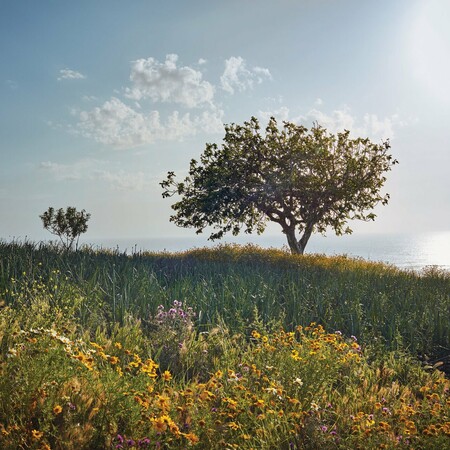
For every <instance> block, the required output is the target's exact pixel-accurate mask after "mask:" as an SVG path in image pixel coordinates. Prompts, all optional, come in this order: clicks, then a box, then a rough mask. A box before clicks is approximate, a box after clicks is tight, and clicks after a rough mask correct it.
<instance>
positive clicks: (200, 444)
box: [0, 242, 450, 450]
mask: <svg viewBox="0 0 450 450" xmlns="http://www.w3.org/2000/svg"><path fill="white" fill-rule="evenodd" d="M449 288H450V277H449V274H448V273H446V272H442V271H439V270H437V269H433V268H429V269H428V270H426V271H423V272H422V273H416V272H412V271H402V270H399V269H397V268H395V267H393V266H388V265H385V264H377V263H369V262H366V261H363V260H355V259H351V258H348V257H345V256H340V257H325V256H320V255H304V256H292V255H290V254H288V253H287V252H284V251H281V250H275V249H272V250H263V249H260V248H258V247H253V246H246V247H239V246H232V245H227V246H218V247H216V248H213V249H192V250H189V251H186V252H180V253H161V252H159V253H141V252H139V253H135V254H132V255H126V254H124V253H120V252H118V251H110V250H95V249H91V248H83V249H82V250H80V251H77V252H67V251H62V250H61V249H60V248H58V247H57V246H55V245H51V244H43V243H39V244H35V243H31V242H24V243H17V242H0V304H1V306H0V340H1V344H0V345H1V359H0V372H1V378H0V447H1V448H4V449H16V448H21V449H22V448H23V449H71V448H77V449H97V448H98V449H104V448H151V449H157V448H161V449H165V448H167V449H184V448H191V447H195V448H198V449H216V448H217V449H238V448H239V449H241V448H242V449H255V450H256V449H274V450H276V449H317V448H323V449H348V448H355V449H357V448H366V449H367V448H414V449H433V448H436V449H445V448H450V417H449V410H450V408H449V406H450V396H449V388H450V382H449V380H448V377H446V375H445V373H446V372H447V374H448V373H449V353H450V352H449V349H450V326H449V317H450V295H449V294H450V289H449Z"/></svg>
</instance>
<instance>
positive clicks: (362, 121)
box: [258, 101, 407, 140]
mask: <svg viewBox="0 0 450 450" xmlns="http://www.w3.org/2000/svg"><path fill="white" fill-rule="evenodd" d="M315 103H316V104H317V101H316V102H315ZM258 116H259V117H261V118H262V119H263V120H268V119H269V118H270V117H271V116H273V117H275V118H276V119H277V121H278V122H282V121H290V122H294V123H298V124H302V125H305V126H307V127H310V126H312V124H313V123H318V124H319V125H321V126H323V127H325V128H326V129H327V130H328V131H330V132H332V133H337V132H341V131H343V130H349V131H350V132H351V135H352V136H354V137H356V136H361V137H369V138H370V139H372V140H378V139H392V138H394V135H395V129H396V128H398V127H401V126H405V125H406V124H407V122H405V121H402V120H400V117H399V116H398V114H393V115H391V116H388V117H384V118H379V117H378V116H377V115H376V114H369V113H366V114H364V116H363V117H362V118H358V117H356V116H354V115H352V114H351V112H350V108H349V107H347V106H345V107H344V108H342V109H336V110H334V111H332V112H331V113H326V112H324V111H321V110H319V109H316V108H313V109H310V110H309V111H308V112H307V113H306V114H303V115H298V116H293V115H292V114H291V112H290V110H289V108H287V107H285V106H282V107H281V108H278V109H276V110H274V111H259V113H258Z"/></svg>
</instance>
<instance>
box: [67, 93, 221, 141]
mask: <svg viewBox="0 0 450 450" xmlns="http://www.w3.org/2000/svg"><path fill="white" fill-rule="evenodd" d="M78 116H79V122H78V124H77V128H76V129H75V130H74V131H75V132H77V133H79V134H81V135H82V136H84V137H87V138H91V139H94V140H95V141H97V142H100V143H103V144H108V145H113V146H115V147H118V148H132V147H137V146H139V145H142V144H149V143H152V142H155V141H157V140H182V139H183V138H185V137H188V136H192V135H195V134H197V133H198V132H199V131H204V132H207V133H216V132H220V131H222V130H223V125H222V117H223V111H221V110H216V109H213V110H211V111H204V112H202V113H201V114H199V115H194V116H191V114H190V113H185V114H183V115H181V114H180V113H179V112H178V111H174V112H172V113H171V114H170V115H169V116H168V118H167V120H166V122H165V123H162V121H161V117H160V114H159V112H158V111H151V112H150V113H148V114H145V113H142V112H139V111H136V110H135V109H133V108H131V107H130V106H128V105H126V104H125V103H123V102H122V101H120V100H119V99H117V98H115V97H112V98H111V100H109V101H107V102H105V103H104V104H103V105H102V106H100V107H96V108H94V109H93V110H91V111H82V112H80V113H79V114H78Z"/></svg>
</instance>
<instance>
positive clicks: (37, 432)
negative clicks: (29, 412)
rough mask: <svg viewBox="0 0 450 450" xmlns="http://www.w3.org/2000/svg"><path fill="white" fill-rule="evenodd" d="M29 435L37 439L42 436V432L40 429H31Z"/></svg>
mask: <svg viewBox="0 0 450 450" xmlns="http://www.w3.org/2000/svg"><path fill="white" fill-rule="evenodd" d="M31 435H32V436H33V439H36V440H37V441H38V440H39V439H41V437H42V436H44V433H43V432H42V431H38V430H33V431H32V432H31Z"/></svg>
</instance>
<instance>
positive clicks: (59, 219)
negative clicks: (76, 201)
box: [39, 206, 91, 250]
mask: <svg viewBox="0 0 450 450" xmlns="http://www.w3.org/2000/svg"><path fill="white" fill-rule="evenodd" d="M39 217H40V218H41V220H42V223H43V225H44V228H45V229H46V230H48V231H50V233H52V234H54V235H56V236H58V237H59V238H60V239H61V243H62V245H63V247H64V248H65V249H66V250H71V249H72V247H73V244H74V243H75V250H77V249H78V240H79V238H80V235H81V234H82V233H85V232H86V231H87V229H88V226H87V222H88V220H89V218H90V217H91V215H90V214H89V213H87V212H86V211H85V210H84V209H83V210H81V211H77V210H76V208H74V207H72V206H68V207H67V208H66V210H65V211H64V209H63V208H60V209H58V211H55V209H54V208H52V207H50V208H48V210H47V211H45V212H44V213H43V214H42V215H40V216H39Z"/></svg>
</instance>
